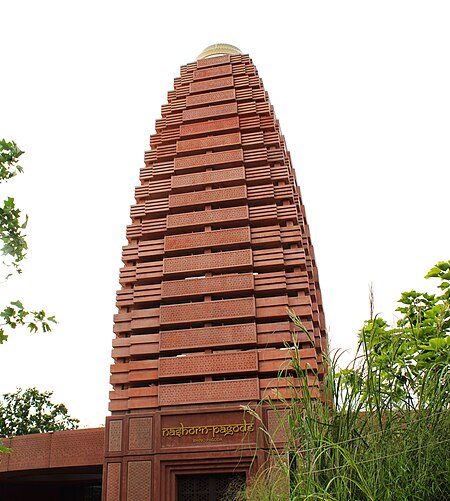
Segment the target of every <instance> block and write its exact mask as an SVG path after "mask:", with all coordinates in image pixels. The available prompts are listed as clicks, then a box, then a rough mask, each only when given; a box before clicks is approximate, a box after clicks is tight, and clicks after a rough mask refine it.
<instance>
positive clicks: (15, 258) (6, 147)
mask: <svg viewBox="0 0 450 501" xmlns="http://www.w3.org/2000/svg"><path fill="white" fill-rule="evenodd" d="M23 153H24V152H23V151H22V150H21V149H20V148H19V147H18V146H17V144H16V143H15V142H14V141H6V140H5V139H1V140H0V183H2V182H5V181H8V180H10V179H11V178H13V177H14V176H16V175H17V174H20V173H22V172H23V168H22V167H21V166H20V165H19V164H18V161H19V157H20V156H21V155H23ZM27 223H28V216H25V218H24V220H22V219H21V213H20V210H19V209H18V208H17V207H16V205H15V203H14V199H13V198H11V197H7V198H6V200H4V201H3V206H0V239H1V253H2V255H3V256H5V257H6V258H9V259H8V261H4V262H3V264H4V265H6V266H11V267H12V268H13V269H14V270H15V271H17V272H18V273H21V271H22V270H21V268H20V263H21V261H22V260H23V259H24V258H25V256H26V251H27V249H28V246H27V242H26V239H25V234H24V230H25V228H26V226H27ZM10 276H11V273H10V274H7V275H6V279H8V278H9V277H10ZM52 322H53V323H55V322H56V320H55V317H54V316H50V317H47V315H46V314H45V311H44V310H31V311H28V310H26V309H25V308H24V306H23V304H22V303H21V302H20V301H11V303H10V304H9V305H8V306H6V307H5V308H4V309H3V310H1V311H0V344H2V343H3V342H4V341H6V340H7V339H8V335H7V333H6V331H7V330H9V331H10V330H13V329H16V328H17V327H19V326H26V327H27V328H28V329H29V330H30V332H37V331H38V330H42V331H43V332H48V331H50V330H51V326H50V323H52Z"/></svg>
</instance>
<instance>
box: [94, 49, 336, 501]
mask: <svg viewBox="0 0 450 501" xmlns="http://www.w3.org/2000/svg"><path fill="white" fill-rule="evenodd" d="M150 146H151V150H149V151H147V152H146V153H145V167H143V168H142V169H141V174H140V185H139V186H138V187H137V188H136V204H135V205H133V206H132V207H131V219H132V223H131V225H130V226H128V228H127V239H128V245H127V246H126V247H124V248H123V262H124V267H123V268H122V269H121V272H120V284H121V290H119V291H118V294H117V306H118V309H119V312H118V314H117V315H116V316H115V326H114V332H115V334H116V338H115V339H114V341H113V358H114V364H113V365H112V367H111V372H112V375H111V384H112V386H113V391H112V392H111V397H110V410H111V413H112V416H111V417H109V418H108V419H107V426H106V446H105V447H106V451H105V465H104V489H103V492H104V499H106V500H108V501H116V500H122V499H123V500H125V499H126V500H129V501H144V500H147V499H152V500H168V501H170V500H175V499H184V500H188V499H211V498H210V497H208V494H205V492H206V490H204V489H208V488H209V489H219V488H220V484H221V482H222V483H223V482H226V481H227V480H226V478H228V477H229V476H230V475H231V474H241V475H246V474H248V472H249V470H250V469H252V470H253V471H254V470H256V469H257V468H258V467H259V466H260V465H261V464H262V462H263V461H264V451H263V449H264V444H263V443H261V441H262V438H261V434H258V433H257V430H256V427H257V424H256V423H254V422H252V421H251V419H250V418H248V417H246V416H245V415H244V414H243V411H242V410H241V409H240V406H241V405H243V404H249V403H250V404H254V405H256V403H257V402H258V401H260V400H261V399H263V398H264V397H265V396H267V395H270V396H271V397H272V398H274V397H276V391H278V392H280V391H281V392H283V388H282V383H280V381H279V380H278V379H277V374H278V371H279V370H280V369H282V368H283V367H286V364H287V363H288V362H287V358H288V356H289V352H288V351H287V350H286V349H285V346H286V343H289V342H290V341H291V334H290V332H291V331H292V330H293V327H292V325H290V323H289V318H288V313H287V309H288V308H290V309H291V310H293V311H294V312H295V313H296V314H297V315H298V316H299V317H300V318H301V320H302V321H303V323H304V325H305V326H306V328H307V329H308V331H309V333H310V337H308V336H307V335H304V336H303V337H300V339H299V342H300V348H301V352H300V354H301V358H302V360H303V361H304V363H305V364H306V363H309V365H310V366H311V367H313V368H314V367H317V366H318V364H319V367H320V364H321V362H322V354H323V352H324V350H325V349H326V334H325V322H324V316H323V310H322V301H321V295H320V290H319V284H318V275H317V269H316V265H315V260H314V252H313V247H312V245H311V241H310V236H309V228H308V225H307V222H306V217H305V210H304V206H303V205H302V200H301V197H300V191H299V188H298V186H297V183H296V179H295V173H294V171H293V168H292V165H291V160H290V156H289V153H288V152H287V150H286V146H285V141H284V138H283V136H282V134H281V131H280V128H279V124H278V122H277V120H276V118H275V115H274V112H273V108H272V106H271V104H270V102H269V99H268V96H267V93H266V92H265V91H264V88H263V84H262V81H261V79H260V78H259V77H258V72H257V71H256V68H255V66H254V65H253V63H252V61H251V60H250V58H249V57H248V56H247V55H242V54H241V52H240V51H239V50H238V49H236V48H235V47H233V46H229V45H225V44H217V45H215V46H212V47H209V48H208V49H206V50H205V51H204V52H203V53H202V54H201V55H200V56H199V58H198V60H197V61H196V62H194V63H190V64H187V65H186V66H182V68H181V76H180V78H176V79H175V85H174V90H173V91H170V92H169V94H168V104H167V105H164V106H163V107H162V118H161V119H160V120H157V121H156V134H155V135H154V136H152V137H151V140H150ZM311 339H312V340H313V343H312V342H311ZM280 385H281V388H280ZM272 412H273V411H270V410H268V409H266V410H265V413H264V416H263V417H264V420H265V421H266V423H267V425H268V426H269V428H270V426H271V421H272V420H273V418H274V416H273V415H272V414H271V413H272ZM257 442H258V451H259V452H258V453H257V454H256V461H254V459H255V449H256V446H257ZM227 476H228V477H227ZM206 484H208V485H209V487H204V485H206ZM202 485H203V487H202ZM211 485H213V487H211ZM202 489H203V490H202ZM189 496H191V497H189ZM202 496H205V497H202Z"/></svg>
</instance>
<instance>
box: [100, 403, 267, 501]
mask: <svg viewBox="0 0 450 501" xmlns="http://www.w3.org/2000/svg"><path fill="white" fill-rule="evenodd" d="M271 412H273V411H271V410H269V409H263V411H262V413H261V416H262V417H263V420H262V421H263V423H264V424H266V425H269V426H268V427H269V429H270V427H273V423H271V422H272V421H273V416H272V417H271V415H270V413H271ZM260 425H261V423H260V422H259V421H258V420H255V419H254V418H252V417H251V416H250V415H249V414H247V413H244V412H243V411H242V409H240V408H236V407H210V408H203V409H198V408H197V409H195V410H192V409H191V410H187V409H176V410H172V409H171V410H168V411H157V412H145V413H142V414H141V413H135V414H127V415H123V416H112V417H109V418H107V422H106V437H105V463H104V468H103V489H102V491H103V500H104V501H119V500H125V499H126V500H127V501H145V500H164V501H176V500H179V499H183V501H189V500H190V499H192V500H194V499H195V500H196V501H198V500H201V499H206V500H208V501H209V500H210V499H216V498H215V497H214V496H216V494H217V492H219V491H220V489H224V488H225V487H226V484H227V483H230V482H231V481H233V480H234V481H236V482H237V483H238V482H242V481H245V480H248V479H249V478H250V476H251V475H253V474H256V473H257V471H258V470H259V469H260V468H261V467H262V466H263V465H264V462H265V461H266V457H267V456H266V451H265V442H264V434H263V433H262V432H261V430H260ZM208 489H210V490H209V491H208ZM214 490H215V491H216V494H214V493H212V492H213V491H214ZM207 492H209V493H210V494H207ZM211 493H212V494H211ZM208 496H209V497H208ZM217 499H220V497H217Z"/></svg>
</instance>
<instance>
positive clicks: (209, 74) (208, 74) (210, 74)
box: [194, 64, 231, 80]
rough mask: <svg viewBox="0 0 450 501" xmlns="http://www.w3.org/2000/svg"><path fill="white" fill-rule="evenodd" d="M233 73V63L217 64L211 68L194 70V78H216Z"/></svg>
mask: <svg viewBox="0 0 450 501" xmlns="http://www.w3.org/2000/svg"><path fill="white" fill-rule="evenodd" d="M230 74H231V64H226V65H224V66H216V67H214V66H213V67H211V68H204V69H200V70H195V71H194V80H205V79H206V78H214V77H219V76H222V75H230Z"/></svg>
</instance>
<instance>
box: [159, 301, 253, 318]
mask: <svg viewBox="0 0 450 501" xmlns="http://www.w3.org/2000/svg"><path fill="white" fill-rule="evenodd" d="M254 316H255V300H254V299H253V298H243V299H226V300H224V301H207V302H202V303H187V304H177V305H167V306H165V305H163V306H161V325H172V324H185V323H189V322H202V321H204V322H208V321H211V320H226V319H232V318H252V317H254Z"/></svg>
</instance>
